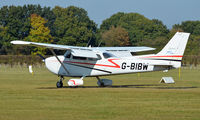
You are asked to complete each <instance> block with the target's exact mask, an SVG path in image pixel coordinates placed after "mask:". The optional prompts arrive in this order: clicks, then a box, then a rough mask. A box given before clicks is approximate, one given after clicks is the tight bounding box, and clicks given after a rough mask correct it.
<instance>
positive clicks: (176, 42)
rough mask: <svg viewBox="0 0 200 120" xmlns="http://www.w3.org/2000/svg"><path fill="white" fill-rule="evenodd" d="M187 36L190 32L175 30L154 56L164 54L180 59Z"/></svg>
mask: <svg viewBox="0 0 200 120" xmlns="http://www.w3.org/2000/svg"><path fill="white" fill-rule="evenodd" d="M189 36H190V33H185V32H177V33H176V34H175V35H174V36H173V37H172V39H171V40H170V41H169V42H168V43H167V45H166V46H165V47H164V48H163V49H162V50H161V51H160V52H159V53H158V54H156V56H166V57H171V58H173V59H174V60H182V57H183V54H184V51H185V48H186V44H187V42H188V38H189Z"/></svg>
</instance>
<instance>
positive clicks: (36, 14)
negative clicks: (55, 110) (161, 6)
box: [0, 5, 200, 55]
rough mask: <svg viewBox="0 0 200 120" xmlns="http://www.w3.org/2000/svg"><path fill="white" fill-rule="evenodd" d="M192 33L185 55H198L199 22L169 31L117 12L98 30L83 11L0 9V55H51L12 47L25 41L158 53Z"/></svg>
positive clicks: (153, 22)
mask: <svg viewBox="0 0 200 120" xmlns="http://www.w3.org/2000/svg"><path fill="white" fill-rule="evenodd" d="M177 31H184V32H189V33H191V36H190V39H189V42H188V45H187V49H186V55H200V49H199V47H200V21H183V22H182V23H181V24H175V25H173V27H172V29H168V28H167V27H166V25H164V24H163V23H162V21H160V20H158V19H152V20H151V19H148V18H146V17H145V16H143V15H141V14H139V13H123V12H118V13H116V14H113V15H112V16H111V17H110V18H107V19H105V20H104V21H103V22H102V24H101V25H100V28H98V27H97V24H96V23H95V22H94V21H93V20H91V19H90V18H89V17H88V13H87V11H86V10H84V9H83V8H79V7H75V6H69V7H67V8H62V7H59V6H56V7H54V8H50V7H41V6H40V5H24V6H3V7H1V8H0V54H1V55H13V54H15V55H30V54H31V53H33V54H37V53H40V54H50V53H49V52H48V51H47V50H46V49H43V48H34V47H33V48H31V49H30V47H29V48H27V47H24V46H13V45H11V44H10V41H12V40H25V41H33V42H44V43H53V44H63V45H75V46H89V45H91V46H149V47H154V48H157V49H156V51H155V52H157V51H159V50H160V49H161V48H162V47H163V46H164V45H165V44H166V43H167V42H168V41H169V39H170V38H171V37H172V36H173V35H174V34H175V33H176V32H177Z"/></svg>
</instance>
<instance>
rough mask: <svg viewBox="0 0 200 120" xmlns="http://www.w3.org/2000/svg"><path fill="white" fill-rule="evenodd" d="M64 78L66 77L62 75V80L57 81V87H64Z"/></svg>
mask: <svg viewBox="0 0 200 120" xmlns="http://www.w3.org/2000/svg"><path fill="white" fill-rule="evenodd" d="M63 80H64V77H63V76H61V77H60V80H59V81H58V82H57V83H56V86H57V88H62V87H63V82H62V81H63Z"/></svg>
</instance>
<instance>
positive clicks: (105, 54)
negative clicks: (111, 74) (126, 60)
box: [103, 53, 115, 58]
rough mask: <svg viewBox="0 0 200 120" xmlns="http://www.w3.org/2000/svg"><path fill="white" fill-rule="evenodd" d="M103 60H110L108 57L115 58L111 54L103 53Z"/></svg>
mask: <svg viewBox="0 0 200 120" xmlns="http://www.w3.org/2000/svg"><path fill="white" fill-rule="evenodd" d="M103 56H104V58H110V57H115V56H114V55H113V54H111V53H103Z"/></svg>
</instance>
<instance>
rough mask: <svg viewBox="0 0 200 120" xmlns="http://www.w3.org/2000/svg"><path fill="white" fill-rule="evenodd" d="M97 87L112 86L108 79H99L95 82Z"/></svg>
mask: <svg viewBox="0 0 200 120" xmlns="http://www.w3.org/2000/svg"><path fill="white" fill-rule="evenodd" d="M97 84H98V86H112V80H109V79H100V81H97Z"/></svg>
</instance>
